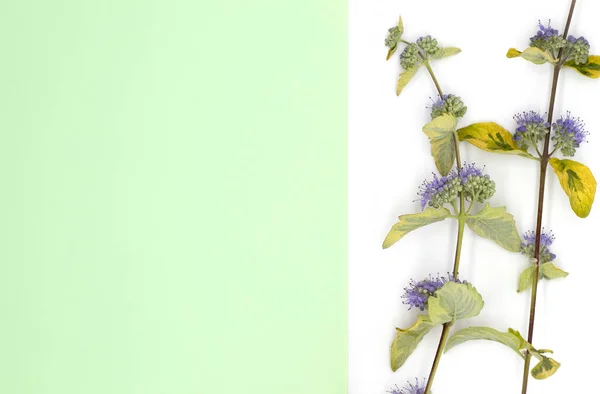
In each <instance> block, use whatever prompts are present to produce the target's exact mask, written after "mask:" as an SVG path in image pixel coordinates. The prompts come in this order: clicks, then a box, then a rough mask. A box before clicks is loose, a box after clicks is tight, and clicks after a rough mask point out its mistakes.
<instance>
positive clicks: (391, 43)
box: [385, 26, 402, 48]
mask: <svg viewBox="0 0 600 394" xmlns="http://www.w3.org/2000/svg"><path fill="white" fill-rule="evenodd" d="M388 32H389V34H388V36H387V38H386V39H385V46H386V47H389V48H395V47H396V46H397V45H398V43H399V42H400V38H401V36H402V32H400V29H399V28H398V26H394V27H392V28H391V29H388Z"/></svg>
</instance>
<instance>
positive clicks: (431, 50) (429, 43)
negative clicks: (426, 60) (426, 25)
mask: <svg viewBox="0 0 600 394" xmlns="http://www.w3.org/2000/svg"><path fill="white" fill-rule="evenodd" d="M417 45H418V46H419V47H421V49H423V50H424V51H425V52H427V54H429V55H433V54H435V53H436V52H437V51H439V50H440V47H439V46H438V41H437V40H436V39H435V38H431V36H425V37H421V38H419V39H418V40H417Z"/></svg>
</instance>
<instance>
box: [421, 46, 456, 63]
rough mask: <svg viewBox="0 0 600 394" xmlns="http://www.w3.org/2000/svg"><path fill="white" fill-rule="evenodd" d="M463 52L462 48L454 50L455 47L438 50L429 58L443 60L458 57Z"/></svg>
mask: <svg viewBox="0 0 600 394" xmlns="http://www.w3.org/2000/svg"><path fill="white" fill-rule="evenodd" d="M461 52H462V51H461V49H460V48H454V47H448V48H440V49H438V51H437V52H436V53H434V54H433V55H430V56H429V58H430V59H435V60H437V59H443V58H445V57H450V56H454V55H458V54H459V53H461Z"/></svg>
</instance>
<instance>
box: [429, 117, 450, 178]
mask: <svg viewBox="0 0 600 394" xmlns="http://www.w3.org/2000/svg"><path fill="white" fill-rule="evenodd" d="M457 124H458V120H457V119H456V118H455V117H454V116H453V115H451V114H443V115H441V116H438V117H437V118H435V119H433V120H432V121H431V122H429V123H427V124H426V125H425V126H423V132H424V133H425V134H426V135H427V137H429V142H430V143H431V155H432V156H433V159H434V160H435V166H436V167H437V169H438V171H439V172H440V174H442V175H443V176H446V175H448V173H449V172H450V170H452V166H453V165H454V159H455V157H456V150H455V147H454V131H455V130H456V125H457Z"/></svg>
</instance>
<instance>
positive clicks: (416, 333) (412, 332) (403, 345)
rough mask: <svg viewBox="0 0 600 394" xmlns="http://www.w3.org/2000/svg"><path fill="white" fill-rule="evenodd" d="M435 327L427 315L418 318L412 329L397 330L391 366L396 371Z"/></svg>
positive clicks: (393, 343)
mask: <svg viewBox="0 0 600 394" xmlns="http://www.w3.org/2000/svg"><path fill="white" fill-rule="evenodd" d="M434 326H435V325H434V324H432V323H431V321H430V320H429V317H428V316H426V315H419V316H417V321H416V322H415V324H413V325H412V326H411V327H410V328H407V329H406V330H403V329H401V328H396V338H395V339H394V342H392V351H391V366H392V370H393V371H396V370H398V368H400V367H401V366H402V365H404V363H405V362H406V360H407V359H408V357H409V356H410V355H411V354H412V353H413V352H414V351H415V349H416V348H417V345H418V344H419V342H421V340H422V339H423V337H424V336H425V335H427V333H428V332H429V331H431V329H432V328H433V327H434Z"/></svg>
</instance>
